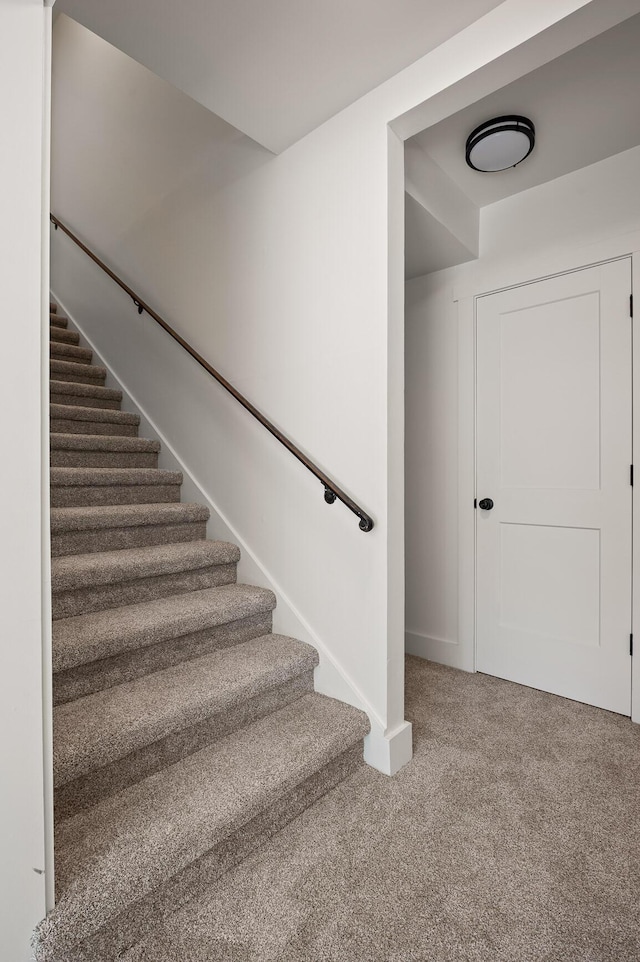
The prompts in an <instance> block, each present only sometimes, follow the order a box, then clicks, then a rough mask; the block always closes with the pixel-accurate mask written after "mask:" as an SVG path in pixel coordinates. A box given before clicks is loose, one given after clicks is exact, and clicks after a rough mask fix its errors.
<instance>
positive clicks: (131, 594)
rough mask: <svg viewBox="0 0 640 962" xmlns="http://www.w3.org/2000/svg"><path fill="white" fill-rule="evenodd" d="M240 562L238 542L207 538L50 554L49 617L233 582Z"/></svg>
mask: <svg viewBox="0 0 640 962" xmlns="http://www.w3.org/2000/svg"><path fill="white" fill-rule="evenodd" d="M239 560H240V551H239V549H238V547H237V546H236V545H234V544H229V543H227V542H226V541H207V540H202V541H189V542H187V543H185V544H168V545H153V546H152V547H149V548H126V549H124V550H123V551H99V552H94V553H92V554H79V555H67V556H66V557H64V558H54V559H53V560H52V562H51V592H52V598H51V605H52V613H53V618H54V619H58V618H74V617H76V616H77V615H82V614H86V613H88V612H90V611H101V610H103V609H105V608H120V607H122V606H123V605H135V604H139V603H140V602H142V601H153V600H155V599H157V598H164V597H166V596H167V595H176V594H181V593H183V592H191V591H198V590H200V589H201V588H214V587H218V586H219V585H227V584H230V583H232V582H234V581H235V580H236V564H237V562H238V561H239Z"/></svg>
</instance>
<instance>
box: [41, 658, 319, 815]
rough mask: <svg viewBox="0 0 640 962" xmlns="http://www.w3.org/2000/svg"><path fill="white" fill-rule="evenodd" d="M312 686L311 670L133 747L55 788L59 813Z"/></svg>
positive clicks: (76, 809)
mask: <svg viewBox="0 0 640 962" xmlns="http://www.w3.org/2000/svg"><path fill="white" fill-rule="evenodd" d="M311 691H313V670H312V669H311V670H309V671H305V672H303V673H302V674H300V675H299V676H298V677H296V678H293V679H291V680H290V681H288V682H286V683H285V684H282V685H279V686H278V687H276V688H272V689H270V690H268V691H265V692H261V693H260V694H259V695H256V696H255V697H254V698H250V699H247V700H246V701H244V702H242V704H240V705H238V706H236V707H235V708H230V709H227V710H225V711H222V712H219V713H218V714H215V715H213V716H211V717H210V718H208V719H207V720H206V721H204V722H202V723H201V724H198V725H193V726H191V727H190V728H186V729H184V730H183V731H180V732H175V733H173V734H171V735H169V736H168V737H166V738H163V739H159V740H158V741H155V742H153V743H152V744H150V745H147V746H145V747H144V748H141V749H139V750H138V751H134V752H131V754H129V755H127V756H126V757H125V758H123V759H120V760H119V761H117V762H114V763H113V764H111V765H105V766H103V767H102V768H99V769H97V770H95V771H92V772H89V773H88V774H87V775H84V776H82V777H81V778H77V779H75V780H74V781H72V782H69V783H67V784H66V785H63V786H60V787H57V788H56V792H55V806H56V818H58V819H64V818H70V817H71V816H72V815H76V814H77V813H78V812H79V811H81V810H82V809H84V808H87V807H89V806H90V805H94V804H96V803H97V802H99V801H101V799H103V798H106V797H108V796H109V795H113V794H115V793H116V792H120V791H122V790H123V789H125V788H128V787H129V786H130V785H134V784H135V783H136V782H140V781H142V780H143V779H144V778H147V777H148V776H149V775H153V774H154V773H155V772H157V771H160V770H161V769H163V768H167V767H168V766H169V765H173V764H174V763H175V762H178V761H179V760H180V759H181V758H184V757H186V756H187V755H192V754H193V752H197V751H199V750H200V749H201V748H204V747H205V745H208V744H210V743H211V742H214V741H217V740H218V739H220V738H224V737H225V735H229V734H231V732H234V731H237V729H239V728H244V727H245V726H246V725H250V724H251V723H252V722H254V721H257V720H258V719H259V718H263V717H264V716H265V715H268V714H270V713H271V712H274V711H277V710H278V709H279V708H284V706H285V705H289V704H291V703H292V702H294V701H296V700H297V699H298V698H301V697H302V696H303V695H306V694H308V693H309V692H311Z"/></svg>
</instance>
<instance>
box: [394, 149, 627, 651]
mask: <svg viewBox="0 0 640 962" xmlns="http://www.w3.org/2000/svg"><path fill="white" fill-rule="evenodd" d="M638 171H640V147H636V148H634V149H632V150H628V151H625V152H624V153H622V154H618V155H616V156H614V157H611V158H609V159H607V160H604V161H601V162H600V163H598V164H594V165H592V166H590V167H587V168H584V169H583V170H580V171H576V172H575V173H572V174H568V175H566V176H564V177H561V178H558V179H557V180H555V181H551V182H550V183H548V184H544V185H542V186H540V187H536V188H533V189H531V190H528V191H525V192H524V193H522V194H518V195H515V196H513V197H510V198H508V199H506V200H503V201H500V202H499V203H496V204H493V205H490V206H488V207H485V208H482V210H481V212H480V251H481V256H480V258H479V259H478V260H477V261H474V262H471V263H468V264H463V265H460V266H457V267H454V268H450V269H449V270H446V271H440V272H438V273H436V274H432V275H430V276H427V277H422V278H416V279H415V280H413V281H410V282H408V284H407V328H406V359H407V361H406V391H407V394H406V396H407V415H406V417H407V421H406V452H407V454H406V464H407V476H406V517H407V609H406V610H407V615H406V618H407V649H408V650H409V651H411V652H413V653H415V654H420V655H422V656H424V657H429V658H432V659H434V660H437V661H441V662H443V663H445V664H451V665H454V666H455V667H460V668H465V669H467V670H473V624H474V618H473V609H474V579H473V571H470V569H469V561H470V560H471V559H472V558H473V551H474V524H475V519H474V512H473V510H470V506H471V505H472V503H473V498H474V496H475V491H474V484H475V481H474V436H473V419H474V389H473V378H474V362H473V352H474V344H473V337H474V334H473V297H474V296H475V295H477V294H481V293H486V292H488V291H492V290H498V289H500V288H502V287H506V286H509V285H513V284H517V283H521V282H524V281H527V280H533V279H535V278H537V277H543V276H546V275H549V274H554V273H558V272H561V271H565V270H571V269H573V268H575V267H579V266H584V265H587V264H590V263H596V262H598V261H600V260H605V259H607V258H610V257H617V256H620V255H622V254H629V253H633V252H634V251H637V250H638V248H639V247H640V191H639V190H638V185H639V182H640V176H639V173H638ZM429 451H432V452H433V456H432V457H430V456H429V455H428V452H429ZM479 496H482V495H481V494H479Z"/></svg>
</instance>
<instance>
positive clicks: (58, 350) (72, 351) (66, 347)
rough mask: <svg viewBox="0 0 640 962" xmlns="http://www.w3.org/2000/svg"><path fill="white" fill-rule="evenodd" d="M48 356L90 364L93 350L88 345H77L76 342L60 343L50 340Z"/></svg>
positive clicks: (58, 359)
mask: <svg viewBox="0 0 640 962" xmlns="http://www.w3.org/2000/svg"><path fill="white" fill-rule="evenodd" d="M49 357H51V358H53V359H54V360H57V361H74V362H75V363H76V364H91V361H92V359H93V351H92V350H91V349H90V348H88V347H78V345H77V344H60V343H59V342H58V341H51V342H50V343H49Z"/></svg>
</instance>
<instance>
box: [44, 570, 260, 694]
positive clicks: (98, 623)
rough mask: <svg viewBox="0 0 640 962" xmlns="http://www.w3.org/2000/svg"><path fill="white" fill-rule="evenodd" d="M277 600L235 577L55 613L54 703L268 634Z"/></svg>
mask: <svg viewBox="0 0 640 962" xmlns="http://www.w3.org/2000/svg"><path fill="white" fill-rule="evenodd" d="M275 606H276V599H275V595H274V594H273V592H272V591H268V590H267V589H266V588H258V587H255V586H254V585H239V584H230V585H225V586H223V587H220V588H205V589H203V590H201V591H193V592H190V593H189V594H183V595H176V596H173V597H169V598H161V599H159V600H158V601H148V602H144V603H142V604H137V605H128V606H127V607H125V608H112V609H109V610H107V611H97V612H93V613H92V614H88V615H80V616H79V617H76V618H65V619H63V620H61V621H56V622H55V623H54V625H53V671H54V678H53V680H54V700H55V703H56V704H62V703H63V702H67V701H71V700H73V699H74V698H81V697H83V696H84V695H87V694H90V693H92V692H95V691H101V690H103V689H105V688H110V687H112V686H113V685H119V684H121V683H123V682H126V681H132V680H133V679H134V678H140V677H141V676H143V675H147V674H149V673H151V672H153V671H160V670H161V669H163V668H168V667H169V666H171V665H176V664H178V663H179V662H181V661H187V660H190V659H193V658H197V657H199V656H200V655H204V654H207V653H209V652H212V651H217V650H220V649H222V648H228V647H231V646H232V645H236V644H241V643H242V642H244V641H249V640H250V639H251V638H257V637H259V636H260V635H264V634H266V633H267V632H270V631H271V618H272V615H271V613H272V611H273V609H274V608H275Z"/></svg>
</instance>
